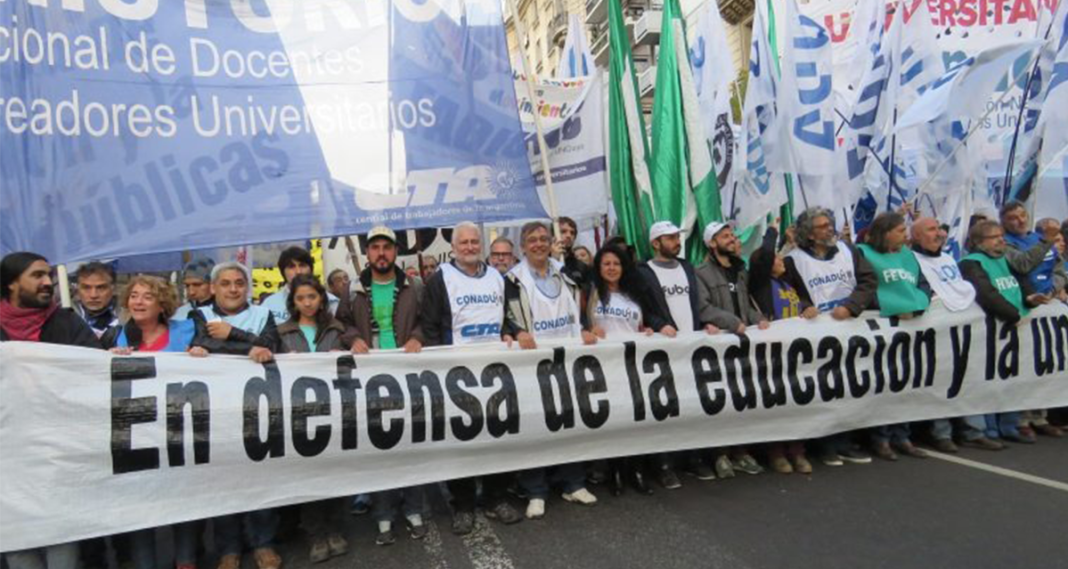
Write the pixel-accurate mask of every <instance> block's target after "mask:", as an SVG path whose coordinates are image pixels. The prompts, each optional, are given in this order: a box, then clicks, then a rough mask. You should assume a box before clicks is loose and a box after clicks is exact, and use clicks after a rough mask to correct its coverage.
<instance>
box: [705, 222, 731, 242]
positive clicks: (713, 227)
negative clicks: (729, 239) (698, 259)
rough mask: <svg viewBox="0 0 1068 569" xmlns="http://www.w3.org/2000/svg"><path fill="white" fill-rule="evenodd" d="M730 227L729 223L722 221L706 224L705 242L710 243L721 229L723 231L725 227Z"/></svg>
mask: <svg viewBox="0 0 1068 569" xmlns="http://www.w3.org/2000/svg"><path fill="white" fill-rule="evenodd" d="M728 227H730V226H729V225H728V224H726V223H723V222H722V221H713V222H711V223H709V224H708V225H706V226H705V233H704V235H703V237H704V240H705V243H708V242H709V241H711V240H712V238H713V237H715V236H716V234H717V233H719V232H720V231H723V230H724V229H726V228H728Z"/></svg>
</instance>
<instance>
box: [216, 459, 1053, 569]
mask: <svg viewBox="0 0 1068 569" xmlns="http://www.w3.org/2000/svg"><path fill="white" fill-rule="evenodd" d="M815 468H816V470H815V472H814V473H813V475H811V476H803V475H798V474H792V475H782V474H775V473H765V474H761V475H746V474H739V475H738V477H736V478H734V479H731V480H722V481H721V480H716V481H709V482H701V481H698V480H696V479H694V478H688V477H684V478H683V487H682V488H681V489H678V490H672V491H667V490H663V489H660V488H659V487H658V488H657V491H656V493H655V495H653V496H641V495H637V494H635V493H633V492H630V493H627V494H624V495H623V496H621V497H618V498H616V497H612V496H611V495H610V494H609V493H608V491H607V489H606V488H603V487H596V486H591V489H592V490H593V491H594V492H595V493H597V494H598V496H599V498H600V501H599V502H598V503H597V504H596V505H595V506H592V507H582V506H577V505H572V504H568V503H565V502H563V501H562V500H560V499H559V498H558V497H556V498H554V499H552V500H551V501H550V502H549V504H548V508H547V510H548V513H547V515H546V517H545V518H544V519H542V520H537V521H529V520H527V521H524V522H522V523H519V524H517V525H513V526H502V525H500V524H497V523H496V522H490V521H488V520H486V519H485V518H483V517H482V516H481V515H479V521H478V527H477V530H476V531H475V533H474V534H472V535H469V536H465V537H457V536H454V535H452V534H451V533H450V529H449V528H450V517H449V513H448V509H447V506H446V505H445V503H444V501H443V499H442V498H441V496H440V495H439V494H438V493H437V492H432V494H433V496H432V499H431V507H432V508H433V509H434V512H433V516H432V521H431V522H430V524H431V525H430V535H429V536H428V537H427V538H426V539H425V540H422V541H413V540H411V539H409V538H408V536H407V535H404V534H398V540H397V543H396V544H394V545H391V546H376V545H375V544H374V538H375V527H374V524H373V523H372V522H371V520H370V517H369V516H366V515H364V516H351V517H350V518H349V519H348V524H347V527H346V528H345V529H346V534H345V535H346V537H347V539H348V540H349V542H350V546H351V550H350V552H349V554H348V555H346V556H343V557H338V558H334V559H331V560H330V561H327V562H325V563H321V564H318V565H315V567H316V569H343V568H344V569H350V568H375V569H389V568H398V569H399V568H424V567H425V568H431V569H444V568H450V569H467V568H473V569H512V568H517V569H550V568H575V567H589V568H599V569H600V568H603V569H610V568H611V569H616V568H631V567H632V568H641V569H646V568H675V567H679V568H690V567H731V568H743V569H744V568H752V569H764V568H768V569H771V568H776V569H779V568H783V567H820V568H839V567H841V568H847V567H848V568H855V567H864V568H876V567H893V568H898V567H966V568H969V569H977V568H985V567H991V568H1009V567H1011V568H1030V567H1036V568H1037V567H1041V568H1054V567H1068V438H1064V439H1049V438H1042V439H1040V441H1039V443H1038V444H1036V445H1030V446H1025V445H1013V446H1011V447H1010V448H1009V449H1007V450H1005V451H1001V452H989V451H981V450H970V449H963V450H962V451H961V453H960V454H958V455H952V456H951V457H950V459H942V458H938V457H932V458H928V459H925V460H919V459H912V458H905V457H902V458H901V460H900V461H898V462H896V463H888V462H883V461H879V460H878V459H876V460H875V462H873V463H872V464H869V465H849V464H847V465H845V466H841V467H827V466H823V465H822V464H819V463H816V464H815ZM515 503H516V505H517V506H518V505H519V504H520V502H519V501H518V500H517V501H516V502H515ZM280 551H281V552H282V555H283V558H284V560H285V565H284V567H285V568H286V569H298V568H300V569H307V568H309V567H311V565H310V564H309V562H308V559H307V544H306V542H305V540H304V539H303V538H300V537H297V538H296V539H293V540H290V541H288V542H286V543H284V544H282V546H281V548H280ZM207 567H209V568H210V567H213V565H207ZM243 567H245V569H252V568H253V567H254V563H253V562H252V559H251V556H246V558H245V560H244V565H243Z"/></svg>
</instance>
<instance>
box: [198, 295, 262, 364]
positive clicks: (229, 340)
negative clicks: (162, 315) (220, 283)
mask: <svg viewBox="0 0 1068 569" xmlns="http://www.w3.org/2000/svg"><path fill="white" fill-rule="evenodd" d="M212 310H214V311H215V313H216V314H218V315H219V316H220V317H223V316H226V315H225V314H224V313H222V312H220V311H219V308H218V307H216V306H212ZM189 318H191V319H192V320H193V323H194V324H195V325H196V333H195V334H194V335H193V341H192V342H191V343H190V344H189V346H190V347H193V346H199V347H201V348H204V349H205V350H207V351H208V352H209V353H212V354H231V355H237V356H247V355H248V353H249V352H251V351H252V348H255V347H261V348H267V349H268V350H271V351H272V352H277V351H278V347H279V345H280V341H279V338H278V326H277V325H276V324H275V323H274V315H273V314H270V315H268V316H267V324H266V325H265V326H264V327H263V330H261V331H260V333H259V334H253V333H251V332H246V331H244V330H241V329H240V328H237V327H233V328H232V329H231V330H230V335H229V336H227V337H226V339H225V340H216V339H215V338H212V337H211V334H208V320H207V319H206V318H204V314H203V313H202V312H200V311H199V310H195V311H193V312H191V313H190V314H189Z"/></svg>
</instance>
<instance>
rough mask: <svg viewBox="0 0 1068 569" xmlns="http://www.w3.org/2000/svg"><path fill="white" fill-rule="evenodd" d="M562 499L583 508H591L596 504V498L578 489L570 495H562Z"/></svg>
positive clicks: (587, 491)
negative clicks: (580, 505)
mask: <svg viewBox="0 0 1068 569" xmlns="http://www.w3.org/2000/svg"><path fill="white" fill-rule="evenodd" d="M564 499H565V500H567V501H568V502H576V503H579V504H582V505H583V506H592V505H594V504H596V503H597V496H594V495H593V493H592V492H590V491H589V490H587V489H585V488H579V489H578V490H575V491H574V492H571V493H567V492H565V493H564Z"/></svg>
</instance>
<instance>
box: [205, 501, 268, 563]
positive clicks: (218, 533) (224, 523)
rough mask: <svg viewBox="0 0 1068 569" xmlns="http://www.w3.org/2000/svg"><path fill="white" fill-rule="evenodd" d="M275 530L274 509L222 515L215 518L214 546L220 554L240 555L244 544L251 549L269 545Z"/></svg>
mask: <svg viewBox="0 0 1068 569" xmlns="http://www.w3.org/2000/svg"><path fill="white" fill-rule="evenodd" d="M277 531H278V514H277V513H276V512H275V511H274V510H257V511H255V512H246V513H244V514H231V515H229V516H222V517H220V518H215V547H216V549H218V550H219V554H220V555H230V554H237V555H240V554H241V552H242V550H243V547H242V545H245V544H247V545H248V546H249V548H251V549H259V548H261V547H270V546H271V542H272V541H274V534H275V532H277ZM242 535H243V537H244V541H242Z"/></svg>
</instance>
